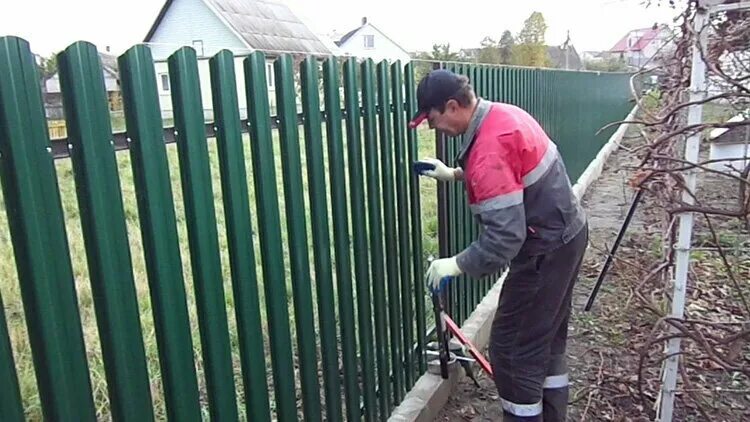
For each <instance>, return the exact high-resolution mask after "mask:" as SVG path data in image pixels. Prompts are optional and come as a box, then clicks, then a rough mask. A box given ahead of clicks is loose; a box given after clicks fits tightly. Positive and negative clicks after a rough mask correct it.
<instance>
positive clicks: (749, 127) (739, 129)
mask: <svg viewBox="0 0 750 422" xmlns="http://www.w3.org/2000/svg"><path fill="white" fill-rule="evenodd" d="M743 123H745V125H744V126H735V127H732V128H730V129H727V130H726V131H725V132H723V133H722V134H720V135H718V136H716V137H714V138H713V139H711V142H712V143H716V144H744V143H745V142H750V119H746V120H744V121H743Z"/></svg>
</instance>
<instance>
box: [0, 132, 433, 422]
mask: <svg viewBox="0 0 750 422" xmlns="http://www.w3.org/2000/svg"><path fill="white" fill-rule="evenodd" d="M122 123H123V122H122V121H121V120H118V118H114V119H113V129H114V130H115V131H118V130H122V129H123V126H122ZM300 132H301V128H300ZM274 137H275V138H274V139H275V143H274V147H275V153H276V162H275V164H276V174H277V179H278V180H277V186H278V190H279V209H280V212H281V222H282V237H283V241H284V243H285V253H287V254H288V248H287V247H286V245H287V243H286V242H287V239H286V238H287V234H286V228H285V226H286V224H285V213H284V198H283V185H282V182H281V180H282V179H281V177H282V171H281V162H280V159H279V157H280V150H279V142H278V135H277V134H276V133H275V134H274ZM301 138H302V136H301ZM245 141H246V142H245V155H246V157H245V158H246V168H247V173H248V181H247V183H248V190H249V193H250V201H251V212H252V213H253V226H254V228H257V227H258V224H257V220H256V219H255V198H254V188H253V180H252V173H253V172H252V165H251V160H250V147H249V139H248V138H247V137H245ZM301 142H304V141H303V140H301ZM208 145H209V155H210V166H211V177H212V181H213V190H214V204H215V206H216V218H217V225H218V233H219V246H220V254H221V261H222V272H223V279H224V292H225V295H226V309H227V316H228V318H229V329H230V340H231V345H232V355H233V360H234V366H235V383H236V391H237V394H238V401H240V404H239V406H240V413H241V414H243V413H244V412H243V404H242V400H243V398H242V396H243V394H242V393H243V389H242V387H241V376H240V364H239V361H240V360H239V349H238V339H237V327H236V320H235V317H234V308H233V306H234V299H233V297H232V288H231V274H230V269H229V255H228V245H227V237H226V229H225V222H224V210H223V202H222V193H221V183H220V173H219V164H218V153H217V147H216V142H215V140H213V139H211V140H209V143H208ZM325 149H326V148H324V150H325ZM301 150H302V154H303V157H302V166H303V167H304V166H305V157H304V144H303V145H302V146H301ZM167 151H168V160H169V171H170V175H171V180H172V193H173V195H174V204H175V211H176V216H177V227H178V234H179V240H180V249H181V256H182V261H183V274H184V279H185V289H186V292H187V297H188V309H189V314H190V323H191V331H192V335H193V342H194V345H195V352H194V355H195V362H196V368H197V370H198V380H199V386H200V389H201V397H202V407H203V408H204V413H205V414H207V403H206V402H205V380H204V377H203V371H202V362H201V353H200V338H199V334H198V322H197V316H196V303H195V295H194V290H193V282H192V275H191V269H190V253H189V247H188V238H187V227H186V221H185V210H184V203H183V200H182V190H181V186H180V173H179V163H178V156H177V149H176V146H175V145H174V144H172V145H169V146H167ZM419 156H420V157H425V156H434V135H433V134H432V132H431V131H429V130H427V129H422V130H420V132H419ZM117 163H118V168H119V175H120V185H121V192H122V197H123V204H124V211H125V217H126V224H127V228H128V235H129V242H130V251H131V257H132V267H133V274H134V279H135V288H136V292H137V296H138V306H139V310H140V317H141V325H142V331H143V338H144V343H145V349H146V358H147V364H148V368H149V375H150V378H151V390H152V396H153V400H154V407H155V413H156V417H157V418H158V419H165V418H166V411H165V408H164V397H163V387H162V384H161V380H160V375H159V363H158V353H157V345H156V336H155V331H154V321H153V315H152V310H151V299H150V296H149V286H148V280H147V274H146V267H145V261H144V257H143V246H142V239H141V233H140V228H139V224H138V209H137V203H136V196H135V188H134V185H133V174H132V171H131V162H130V157H129V154H128V153H127V152H120V153H118V154H117ZM325 164H326V177H328V174H327V164H328V163H327V157H326V163H325ZM55 166H56V171H57V177H58V184H59V190H60V195H61V201H62V207H63V212H64V215H65V225H66V230H67V234H68V241H69V245H70V254H71V263H72V266H73V271H74V277H75V286H76V291H77V295H78V303H79V308H80V314H81V320H82V326H83V333H84V339H85V343H86V349H87V354H88V364H89V369H90V374H91V383H92V386H93V389H94V400H95V403H96V407H97V416H98V417H99V418H101V419H109V413H108V398H107V389H106V379H105V375H104V367H103V362H102V354H101V347H100V344H99V336H98V332H97V326H96V320H95V313H94V306H93V295H92V292H91V287H90V280H89V275H88V269H87V262H86V256H85V247H84V241H83V235H82V231H81V220H80V213H79V209H78V203H77V198H76V192H75V183H74V177H73V176H74V175H73V169H72V165H71V162H70V160H69V159H64V160H58V161H56V163H55ZM306 176H307V174H306V172H303V177H304V178H305V179H306ZM347 177H348V173H347ZM306 184H307V181H306V180H305V186H306ZM347 186H348V181H347ZM305 194H306V196H305V210H306V216H307V229H308V242H309V248H308V250H309V251H310V252H309V253H310V267H311V268H313V265H312V262H313V261H312V250H313V247H312V236H311V234H310V222H311V215H310V207H309V200H308V198H307V192H306V193H305ZM420 194H421V201H422V202H421V204H422V227H423V231H422V234H423V254H424V256H428V255H430V254H436V253H437V207H436V182H434V181H432V180H429V179H425V178H422V179H421V184H420ZM328 195H329V199H328V206H329V220H330V206H331V202H330V181H329V188H328ZM0 205H1V206H2V208H4V207H5V205H4V199H3V198H2V197H1V196H0ZM347 208H349V209H350V207H349V204H347ZM350 212H351V209H350ZM318 218H319V217H318V216H316V222H317V221H319V220H318ZM350 224H351V216H350ZM0 225H2V226H3V227H6V228H7V227H8V221H7V214H6V213H5V212H0ZM350 233H351V232H350ZM253 237H254V241H255V247H256V252H255V253H256V262H257V266H256V271H257V273H258V279H259V284H260V285H259V293H260V296H261V304H260V309H261V314H262V317H263V318H265V298H264V291H263V287H262V280H263V276H262V272H261V268H260V263H261V260H260V249H259V241H258V237H257V233H254V236H253ZM331 238H333V236H331ZM285 262H286V263H287V264H286V274H287V294H288V304H289V310H290V326H291V328H292V330H293V331H294V323H293V320H291V318H293V315H294V312H293V306H292V294H293V292H292V288H291V282H290V281H289V268H288V262H289V261H288V259H287V260H286V261H285ZM311 290H312V293H313V297H314V298H315V288H314V286H311ZM0 294H2V299H3V303H4V308H5V309H4V310H5V315H6V318H7V321H8V326H9V332H10V337H11V344H12V348H13V351H14V356H15V363H16V369H17V373H18V377H19V383H20V387H21V395H22V398H23V402H24V409H25V413H26V418H27V420H42V413H41V405H40V399H39V395H38V390H37V386H36V379H35V376H34V368H33V362H32V358H31V349H30V345H29V341H28V332H27V330H26V325H25V317H24V309H23V304H22V301H21V293H20V289H19V283H18V277H17V273H16V267H15V263H14V259H13V249H12V244H11V239H10V233H9V230H7V229H5V230H2V231H0ZM316 326H317V319H316ZM293 343H295V342H294V341H293ZM268 367H269V372H270V362H269V365H268Z"/></svg>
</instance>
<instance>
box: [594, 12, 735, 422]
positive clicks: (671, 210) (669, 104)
mask: <svg viewBox="0 0 750 422" xmlns="http://www.w3.org/2000/svg"><path fill="white" fill-rule="evenodd" d="M728 3H730V2H728ZM698 7H699V5H698V2H697V1H695V0H691V1H689V2H688V4H687V7H686V8H685V10H684V11H683V12H682V13H681V15H680V17H679V18H678V20H679V21H680V24H679V27H678V28H677V30H676V34H675V36H674V38H673V40H674V41H673V46H674V47H673V49H672V50H670V51H668V52H666V53H663V54H662V56H661V61H660V64H659V65H658V66H657V67H654V68H650V69H643V70H642V71H640V72H638V73H636V74H635V75H633V78H632V80H631V88H632V90H633V94H634V95H635V97H636V102H637V104H638V105H639V109H640V115H641V117H640V118H639V119H637V120H633V121H630V122H629V123H633V124H636V125H638V126H640V127H641V134H642V136H643V137H644V139H645V142H644V144H643V145H642V146H640V147H638V148H635V149H632V150H630V151H628V152H629V153H632V154H637V157H638V161H639V164H638V165H637V168H636V169H635V176H634V177H633V178H632V180H631V181H630V183H631V185H632V186H633V187H634V188H635V189H644V190H646V192H647V193H648V197H649V201H650V206H652V208H651V209H656V210H659V211H658V212H657V213H653V212H652V213H651V218H653V219H654V220H655V221H654V223H655V224H658V226H659V227H660V228H661V239H662V243H663V248H662V254H661V257H660V258H659V259H658V260H657V261H656V262H649V263H648V264H646V266H645V267H644V266H643V264H644V263H643V262H641V261H639V262H638V263H637V264H632V263H630V264H628V263H626V264H627V265H635V266H638V267H640V268H639V269H638V271H637V274H638V276H639V277H641V280H642V281H640V282H639V283H635V284H637V286H636V287H634V288H632V291H631V295H630V298H628V303H630V302H631V301H632V300H634V301H635V302H637V304H636V306H638V307H640V308H641V309H644V310H646V311H647V312H649V313H651V314H655V315H656V317H657V318H658V320H657V322H656V324H654V326H653V327H652V331H651V333H650V335H649V336H648V337H647V338H646V340H645V342H644V345H643V347H642V350H641V353H640V362H639V369H638V395H639V396H640V398H641V399H642V400H643V402H644V403H649V404H653V401H654V400H655V397H656V393H657V391H656V390H658V388H659V385H653V383H652V385H646V383H645V382H644V372H645V371H646V369H647V368H658V367H660V366H661V364H662V362H663V361H664V360H666V359H667V358H668V357H669V356H665V354H664V352H663V346H664V344H665V342H666V341H667V340H669V339H672V338H681V339H682V343H683V347H682V351H681V353H680V354H679V355H680V366H681V370H680V374H681V379H682V383H681V386H678V388H681V391H682V392H684V393H685V394H683V395H682V396H681V399H682V400H683V401H685V402H687V401H690V402H692V403H691V407H692V408H694V409H695V410H696V411H697V412H698V413H699V414H701V415H702V416H703V417H704V418H705V419H706V420H711V417H710V415H711V414H712V412H711V411H710V410H709V409H707V406H708V405H707V404H706V403H705V400H704V399H703V398H702V396H701V395H700V394H696V392H700V391H704V390H705V389H706V387H705V386H700V385H699V386H698V387H696V380H700V376H698V375H695V374H698V373H700V371H705V370H706V368H710V370H712V371H723V372H724V373H726V374H734V375H735V376H742V377H746V378H745V379H746V380H750V362H749V361H748V358H747V356H743V355H742V353H741V352H742V348H743V346H744V345H745V344H746V343H747V341H748V340H749V339H750V306H749V305H748V299H747V298H746V294H747V292H746V291H743V289H742V285H741V284H742V283H741V282H742V281H743V280H741V279H740V277H739V276H738V274H737V272H738V271H737V268H735V267H736V265H737V264H736V263H734V264H733V263H732V260H731V259H730V258H729V256H728V251H727V248H726V246H725V244H724V243H723V241H722V235H721V233H720V230H717V228H716V225H715V224H714V222H713V221H712V220H714V221H716V220H721V221H723V222H726V221H727V220H728V219H735V220H740V221H742V222H743V223H744V227H745V228H746V229H750V223H748V217H749V216H750V189H748V185H750V178H749V177H748V176H749V174H750V165H747V161H744V162H743V161H740V162H743V163H744V167H737V165H736V163H737V160H736V158H740V157H732V158H735V160H732V159H722V160H703V161H700V162H698V163H691V162H688V161H686V160H684V159H683V151H684V146H685V141H686V139H687V138H688V137H689V136H690V135H693V134H703V135H706V134H708V132H709V129H714V128H723V129H728V130H732V131H746V132H744V133H745V134H746V135H745V136H746V139H747V137H750V119H749V118H750V116H749V115H748V114H747V113H748V112H749V111H750V10H747V9H746V10H744V11H733V12H723V13H717V14H713V15H711V18H710V20H709V23H708V24H707V25H706V26H705V27H704V28H702V29H701V30H700V31H699V32H696V31H694V30H693V26H694V19H695V17H696V12H697V11H698ZM700 36H706V37H707V46H708V47H707V48H706V49H701V50H700V54H701V57H702V58H703V60H704V61H705V63H706V70H707V81H708V84H709V88H710V89H711V91H712V92H711V94H709V95H706V97H705V98H704V99H702V100H700V101H693V102H691V101H689V100H688V96H689V87H690V82H691V81H690V79H691V62H692V55H693V47H694V46H695V45H700V44H699V43H698V42H697V40H698V38H699V37H700ZM651 75H656V76H657V77H658V86H657V87H656V88H654V89H652V90H650V91H649V92H648V93H646V94H643V95H642V94H641V93H640V92H639V87H640V85H641V81H643V80H644V78H646V77H648V76H651ZM697 104H701V105H711V104H720V105H721V106H722V108H723V109H726V110H731V111H732V113H733V114H738V115H739V114H741V113H745V114H744V116H745V118H744V120H739V121H733V122H727V121H724V120H722V121H706V120H705V118H704V121H703V122H702V123H700V124H688V123H687V113H688V110H689V109H690V106H693V105H697ZM619 123H622V122H616V123H615V124H619ZM603 129H604V128H603ZM704 138H705V137H704ZM701 142H704V140H702V141H701ZM717 163H720V164H724V165H723V166H720V167H718V168H717V167H716V166H715V165H716V164H717ZM688 172H697V173H698V180H699V183H700V180H701V179H702V178H705V177H713V178H720V179H721V180H722V183H725V184H726V185H727V186H730V185H731V186H736V191H735V192H736V195H737V201H736V202H734V203H726V201H722V200H720V199H718V200H717V198H709V199H706V198H703V197H702V196H701V195H698V194H697V193H696V192H690V193H689V195H691V197H692V199H693V203H692V204H689V203H685V202H684V201H683V200H682V195H683V190H684V189H685V188H686V176H687V174H688ZM684 212H695V213H697V214H696V219H697V218H698V217H700V216H702V220H701V223H703V224H704V226H703V227H704V229H707V230H704V232H705V234H706V237H707V239H706V240H705V241H704V244H703V245H701V246H702V247H704V248H706V249H709V248H710V250H711V253H714V254H717V255H715V256H716V257H717V262H719V263H720V264H721V266H722V268H721V273H722V274H723V275H722V276H723V277H726V278H727V279H728V280H730V281H731V284H729V286H730V287H731V288H732V289H734V293H733V294H732V295H731V297H732V303H729V304H727V306H729V307H732V310H731V312H728V313H729V314H732V315H735V316H737V318H734V319H731V320H723V321H710V320H697V319H689V318H690V317H691V315H690V312H688V313H687V314H686V318H674V317H671V316H670V315H668V313H667V312H666V311H665V307H664V306H659V304H660V303H663V302H664V301H665V300H666V303H669V302H670V301H671V297H670V293H671V279H672V272H673V269H674V268H673V264H674V262H673V259H674V247H673V245H675V244H676V239H677V224H676V223H675V221H676V220H677V219H676V216H677V215H679V214H680V213H684ZM747 246H748V247H750V245H747ZM697 279H698V277H697V276H696V275H695V274H691V277H689V284H691V285H693V287H692V288H694V289H699V288H698V287H695V284H696V282H697V281H698V280H697ZM745 281H746V280H745ZM699 294H700V292H699ZM688 300H690V298H689V299H688ZM669 307H671V305H670V306H668V307H666V308H669ZM652 373H653V371H652ZM646 390H650V392H648V393H647V391H646ZM714 392H716V391H714ZM587 407H588V406H587ZM708 407H710V406H708Z"/></svg>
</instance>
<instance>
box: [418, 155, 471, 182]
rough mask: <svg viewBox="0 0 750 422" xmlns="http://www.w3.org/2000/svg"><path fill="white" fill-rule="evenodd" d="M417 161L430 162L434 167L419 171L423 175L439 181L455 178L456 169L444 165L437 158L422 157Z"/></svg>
mask: <svg viewBox="0 0 750 422" xmlns="http://www.w3.org/2000/svg"><path fill="white" fill-rule="evenodd" d="M419 162H422V163H427V164H431V165H433V166H434V167H435V168H434V169H432V170H423V171H422V172H421V173H420V174H421V175H423V176H427V177H432V178H433V179H435V180H440V181H449V180H456V173H457V171H456V170H458V169H455V168H453V167H448V166H446V165H445V164H444V163H443V162H442V161H440V160H438V159H437V158H423V159H421V160H419ZM459 171H460V170H459ZM461 174H463V173H461Z"/></svg>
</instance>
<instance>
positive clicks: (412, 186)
mask: <svg viewBox="0 0 750 422" xmlns="http://www.w3.org/2000/svg"><path fill="white" fill-rule="evenodd" d="M404 74H405V79H406V93H405V96H406V115H407V118H408V119H411V117H412V116H413V115H414V113H416V112H417V94H416V90H415V81H414V64H413V63H411V62H410V63H408V64H407V65H406V68H405V70H404ZM406 139H407V148H406V150H407V153H408V163H407V166H408V165H409V164H411V163H414V162H416V161H417V160H419V159H420V158H421V157H419V144H418V142H417V130H416V129H408V130H407V131H406ZM409 211H410V216H409V222H410V227H411V245H412V249H411V250H412V271H413V274H414V275H413V281H412V286H413V289H414V307H415V311H416V315H415V318H414V320H415V321H414V324H415V327H416V336H417V339H416V340H417V347H416V349H415V350H414V353H415V357H416V361H417V367H416V368H415V375H417V374H421V373H423V372H424V371H425V370H426V369H427V363H426V362H427V361H426V357H425V345H426V341H425V335H426V325H427V323H426V321H425V316H426V314H425V300H424V294H423V293H424V266H423V265H424V264H423V257H422V206H421V202H420V196H419V175H418V174H417V173H416V172H413V171H410V172H409ZM407 346H411V344H407Z"/></svg>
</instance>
